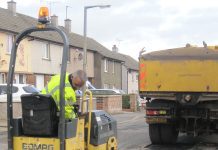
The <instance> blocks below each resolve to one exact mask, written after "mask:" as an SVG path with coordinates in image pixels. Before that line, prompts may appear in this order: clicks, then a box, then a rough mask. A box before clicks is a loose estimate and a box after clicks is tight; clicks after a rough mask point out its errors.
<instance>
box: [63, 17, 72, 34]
mask: <svg viewBox="0 0 218 150" xmlns="http://www.w3.org/2000/svg"><path fill="white" fill-rule="evenodd" d="M64 23H65V29H66V30H67V32H71V20H70V19H65V20H64Z"/></svg>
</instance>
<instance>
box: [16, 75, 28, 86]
mask: <svg viewBox="0 0 218 150" xmlns="http://www.w3.org/2000/svg"><path fill="white" fill-rule="evenodd" d="M14 83H15V84H26V75H25V74H15V78H14Z"/></svg>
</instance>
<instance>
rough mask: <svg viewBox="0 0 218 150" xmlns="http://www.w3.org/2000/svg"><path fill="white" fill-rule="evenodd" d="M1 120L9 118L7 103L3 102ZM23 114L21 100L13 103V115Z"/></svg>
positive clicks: (1, 104) (0, 107)
mask: <svg viewBox="0 0 218 150" xmlns="http://www.w3.org/2000/svg"><path fill="white" fill-rule="evenodd" d="M0 110H1V113H0V120H7V103H6V102H1V103H0ZM21 116H22V109H21V102H16V103H13V117H14V118H17V117H21Z"/></svg>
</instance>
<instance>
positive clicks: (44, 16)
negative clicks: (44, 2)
mask: <svg viewBox="0 0 218 150" xmlns="http://www.w3.org/2000/svg"><path fill="white" fill-rule="evenodd" d="M48 17H49V11H48V7H40V9H39V18H38V21H39V22H40V23H42V24H46V23H48V22H49V18H48Z"/></svg>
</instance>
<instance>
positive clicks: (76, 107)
mask: <svg viewBox="0 0 218 150" xmlns="http://www.w3.org/2000/svg"><path fill="white" fill-rule="evenodd" d="M73 108H74V110H73V111H74V112H75V114H76V116H77V117H78V113H79V105H78V104H73Z"/></svg>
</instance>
